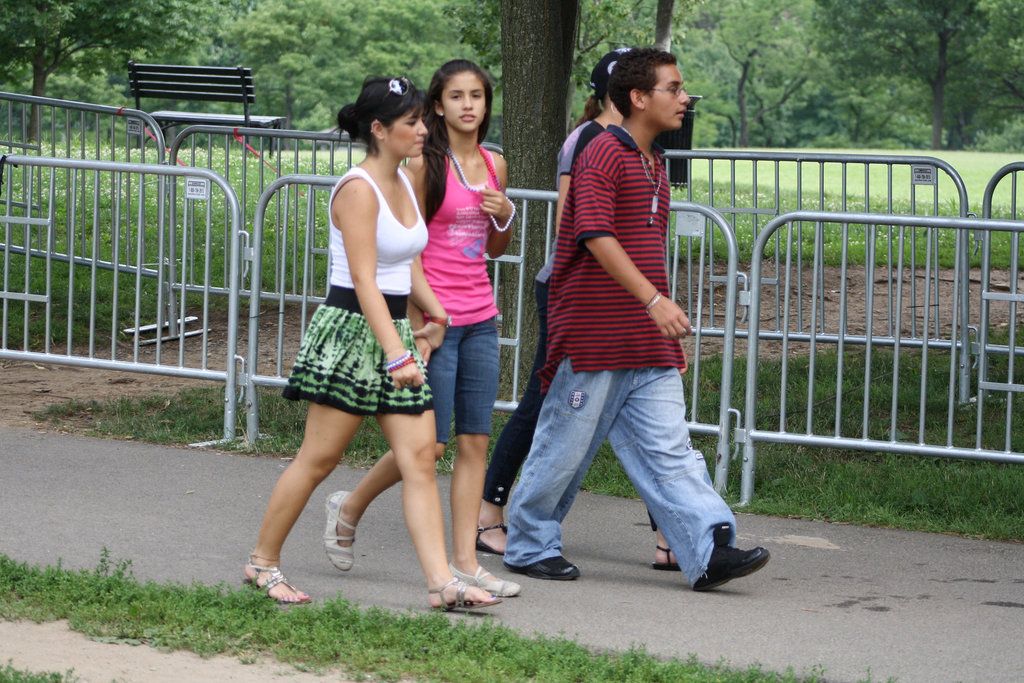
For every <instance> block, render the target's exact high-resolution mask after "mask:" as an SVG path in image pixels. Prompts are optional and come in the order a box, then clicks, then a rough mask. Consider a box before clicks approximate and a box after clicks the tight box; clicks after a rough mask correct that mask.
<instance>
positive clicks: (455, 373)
mask: <svg viewBox="0 0 1024 683" xmlns="http://www.w3.org/2000/svg"><path fill="white" fill-rule="evenodd" d="M427 384H429V385H430V391H431V393H432V394H433V395H434V417H435V420H436V423H437V440H438V441H439V442H441V443H448V437H449V435H450V434H451V428H452V414H453V413H454V414H455V434H456V435H459V434H490V433H491V417H492V415H493V413H494V399H495V398H497V396H498V328H497V326H496V324H495V320H494V318H490V319H489V320H485V321H483V322H479V323H475V324H473V325H460V326H458V327H449V328H448V330H447V331H446V332H445V334H444V343H443V344H441V346H440V347H439V348H438V349H437V350H435V351H434V352H433V353H432V354H430V362H429V363H428V364H427Z"/></svg>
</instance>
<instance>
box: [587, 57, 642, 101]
mask: <svg viewBox="0 0 1024 683" xmlns="http://www.w3.org/2000/svg"><path fill="white" fill-rule="evenodd" d="M632 49H633V48H630V47H620V48H619V49H617V50H612V51H611V52H609V53H608V54H606V55H605V56H604V57H601V61H599V62H598V63H597V66H595V67H594V70H593V71H591V72H590V87H591V88H593V89H594V97H596V98H597V99H599V100H603V99H604V96H605V94H606V93H607V92H608V76H609V75H610V74H611V72H612V69H614V68H615V63H616V62H618V61H619V57H621V56H622V55H623V54H625V53H626V52H629V51H630V50H632Z"/></svg>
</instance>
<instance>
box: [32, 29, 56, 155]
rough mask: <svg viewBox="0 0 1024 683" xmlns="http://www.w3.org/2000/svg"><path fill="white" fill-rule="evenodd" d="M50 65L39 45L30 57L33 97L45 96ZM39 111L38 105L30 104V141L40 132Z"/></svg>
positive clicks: (36, 139)
mask: <svg viewBox="0 0 1024 683" xmlns="http://www.w3.org/2000/svg"><path fill="white" fill-rule="evenodd" d="M50 71H51V69H50V67H49V65H48V64H47V63H46V52H45V50H44V48H42V47H40V48H39V49H38V50H37V51H36V54H35V56H34V57H33V58H32V95H33V96H35V97H45V96H46V79H47V78H48V77H49V76H50ZM39 117H40V111H39V105H38V104H33V105H32V113H31V114H30V116H29V123H28V139H29V140H30V141H32V142H38V141H39V133H40V130H39V128H40V125H41V124H40V121H39Z"/></svg>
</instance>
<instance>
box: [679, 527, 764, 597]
mask: <svg viewBox="0 0 1024 683" xmlns="http://www.w3.org/2000/svg"><path fill="white" fill-rule="evenodd" d="M714 539H715V547H714V549H713V550H712V551H711V559H710V560H709V561H708V568H707V569H705V570H704V574H703V575H702V576H701V577H700V578H699V579H697V580H696V581H694V582H693V590H695V591H707V590H711V589H712V588H717V587H718V586H721V585H722V584H723V583H726V582H728V581H731V580H733V579H738V578H739V577H741V576H746V575H747V574H753V573H754V572H756V571H757V570H758V569H760V568H761V567H763V566H765V565H766V564H768V560H770V559H771V557H772V556H771V553H769V552H768V550H767V548H761V547H757V548H754V549H753V550H740V549H739V548H733V547H732V546H731V545H729V543H730V541H731V540H732V527H731V526H730V525H728V524H719V525H718V526H717V527H716V528H715V530H714Z"/></svg>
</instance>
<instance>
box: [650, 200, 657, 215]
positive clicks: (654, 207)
mask: <svg viewBox="0 0 1024 683" xmlns="http://www.w3.org/2000/svg"><path fill="white" fill-rule="evenodd" d="M651 213H652V214H653V213H658V195H654V196H653V197H651Z"/></svg>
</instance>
